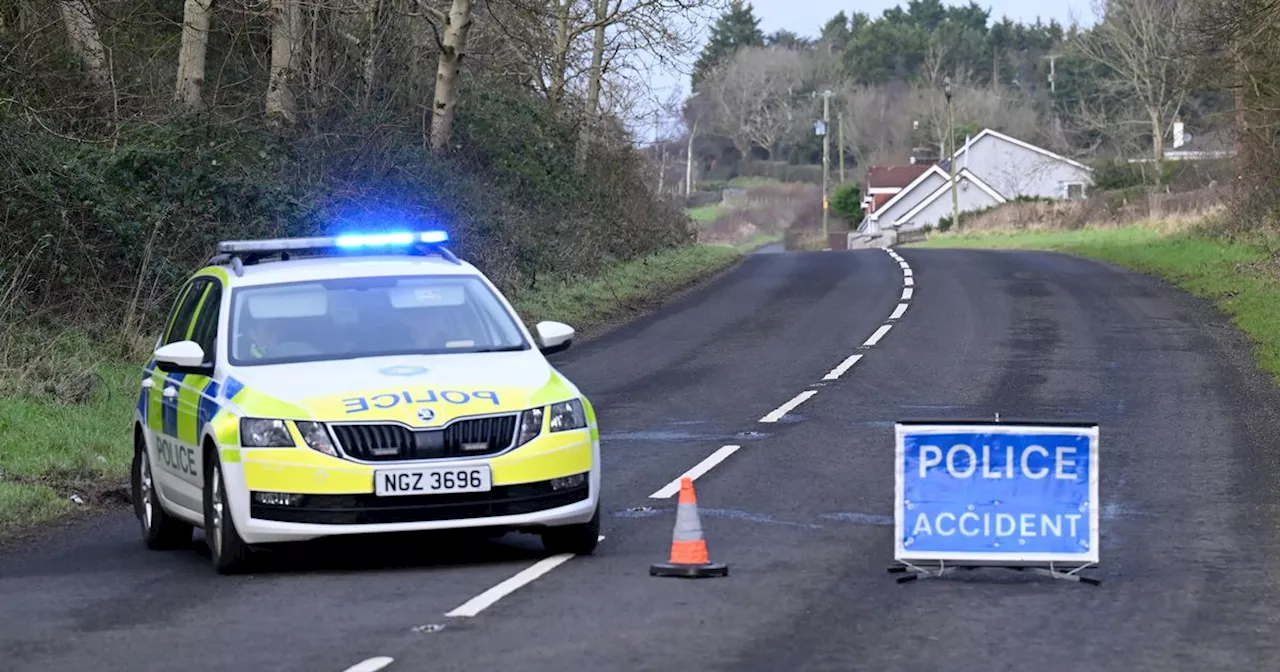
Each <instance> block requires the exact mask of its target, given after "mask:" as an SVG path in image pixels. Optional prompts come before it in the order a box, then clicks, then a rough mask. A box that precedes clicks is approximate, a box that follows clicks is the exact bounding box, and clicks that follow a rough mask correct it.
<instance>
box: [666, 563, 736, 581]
mask: <svg viewBox="0 0 1280 672" xmlns="http://www.w3.org/2000/svg"><path fill="white" fill-rule="evenodd" d="M649 576H674V577H678V578H682V579H706V578H711V577H720V576H729V565H726V564H724V563H722V562H709V563H707V564H705V565H673V564H671V563H669V562H659V563H654V564H652V565H649Z"/></svg>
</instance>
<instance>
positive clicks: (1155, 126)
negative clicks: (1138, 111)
mask: <svg viewBox="0 0 1280 672" xmlns="http://www.w3.org/2000/svg"><path fill="white" fill-rule="evenodd" d="M1147 114H1149V115H1150V116H1151V155H1152V157H1153V158H1154V159H1155V164H1156V174H1155V176H1154V177H1152V179H1151V184H1152V186H1157V187H1158V186H1160V181H1161V180H1162V179H1164V124H1163V123H1161V122H1162V120H1161V118H1160V117H1161V115H1160V110H1158V109H1155V108H1148V109H1147Z"/></svg>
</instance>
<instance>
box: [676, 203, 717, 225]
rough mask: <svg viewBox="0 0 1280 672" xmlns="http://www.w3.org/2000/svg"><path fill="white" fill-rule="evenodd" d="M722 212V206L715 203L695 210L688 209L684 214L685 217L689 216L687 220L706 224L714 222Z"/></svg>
mask: <svg viewBox="0 0 1280 672" xmlns="http://www.w3.org/2000/svg"><path fill="white" fill-rule="evenodd" d="M723 211H724V206H722V205H720V204H718V203H717V204H715V205H703V206H699V207H696V208H688V209H686V210H685V211H684V212H685V214H686V215H689V219H692V220H693V221H695V222H697V223H699V224H706V223H707V222H714V221H716V219H717V218H719V217H720V215H721V213H722V212H723Z"/></svg>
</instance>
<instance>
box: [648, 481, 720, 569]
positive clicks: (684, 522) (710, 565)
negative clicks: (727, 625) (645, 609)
mask: <svg viewBox="0 0 1280 672" xmlns="http://www.w3.org/2000/svg"><path fill="white" fill-rule="evenodd" d="M728 575H729V566H728V565H725V564H722V563H718V562H711V561H710V560H708V558H707V542H706V540H704V539H703V538H702V522H701V521H699V520H698V497H697V495H695V494H694V493H693V479H691V478H689V477H688V476H685V477H684V478H681V479H680V501H679V504H677V505H676V527H675V530H673V531H672V533H671V561H670V562H659V563H655V564H652V565H650V566H649V576H676V577H681V578H686V579H701V578H707V577H712V576H728Z"/></svg>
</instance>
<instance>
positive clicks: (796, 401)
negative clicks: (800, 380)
mask: <svg viewBox="0 0 1280 672" xmlns="http://www.w3.org/2000/svg"><path fill="white" fill-rule="evenodd" d="M817 393H818V391H817V390H805V391H804V392H801V393H800V394H797V395H796V396H795V397H793V398H792V399H791V401H788V402H787V403H785V404H783V405H781V406H779V407H777V408H775V409H773V410H772V411H770V412H769V414H768V415H766V416H764V417H763V418H760V422H777V421H779V420H781V419H782V416H784V415H786V414H788V413H790V412H791V411H792V410H793V409H795V407H796V406H799V405H800V404H803V403H804V402H805V401H807V400H808V399H809V397H812V396H813V395H815V394H817Z"/></svg>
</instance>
